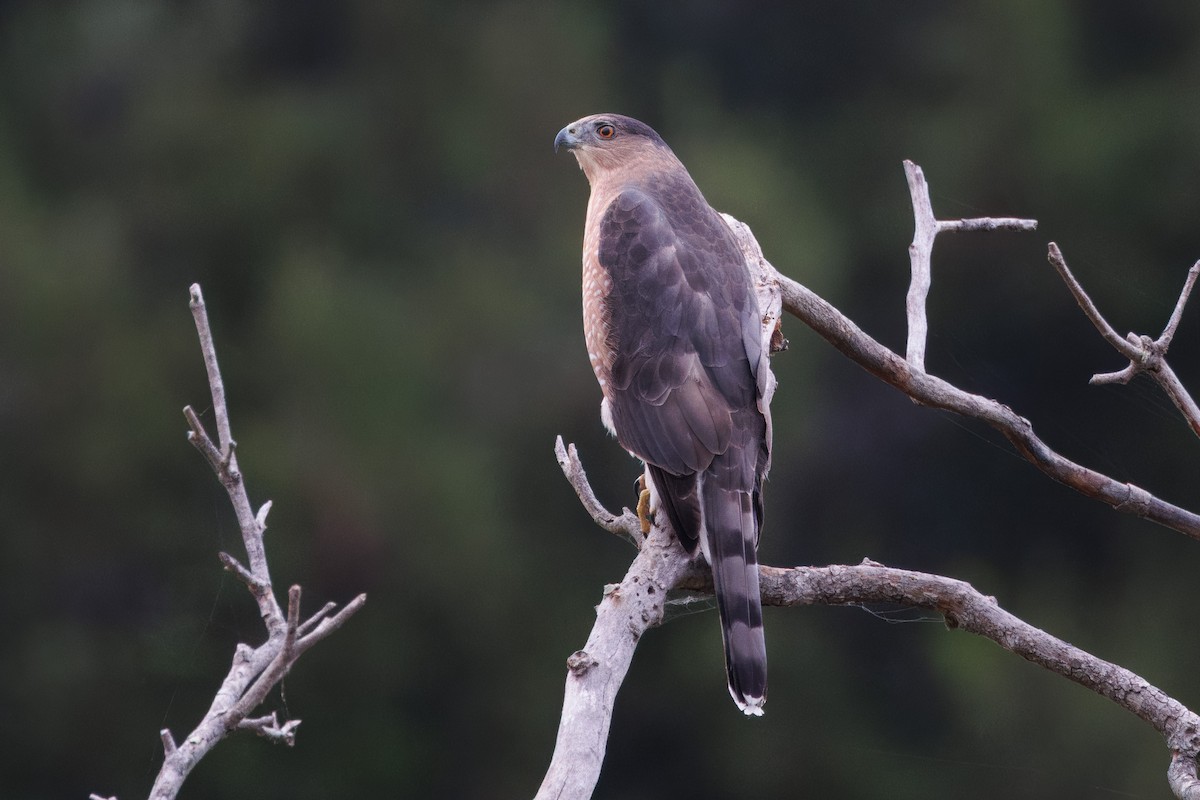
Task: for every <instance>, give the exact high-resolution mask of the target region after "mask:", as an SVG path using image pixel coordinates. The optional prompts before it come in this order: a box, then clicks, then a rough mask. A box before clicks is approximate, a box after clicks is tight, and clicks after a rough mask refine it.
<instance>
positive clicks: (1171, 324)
mask: <svg viewBox="0 0 1200 800" xmlns="http://www.w3.org/2000/svg"><path fill="white" fill-rule="evenodd" d="M1197 277H1200V261H1197V262H1196V263H1195V264H1192V268H1191V269H1189V270H1188V276H1187V279H1186V280H1185V281H1184V282H1183V290H1182V291H1181V292H1180V293H1179V299H1178V300H1176V301H1175V310H1174V311H1172V312H1171V319H1169V320H1168V321H1167V327H1165V328H1163V332H1162V335H1161V336H1159V337H1158V341H1159V343H1160V344H1161V345H1162V348H1163V350H1166V349H1167V348H1168V347H1170V346H1171V340H1172V339H1174V338H1175V331H1176V329H1178V328H1179V320H1180V318H1182V317H1183V309H1184V306H1186V305H1187V301H1188V298H1189V297H1191V296H1192V288H1193V287H1195V285H1196V278H1197Z"/></svg>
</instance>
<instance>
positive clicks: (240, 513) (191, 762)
mask: <svg viewBox="0 0 1200 800" xmlns="http://www.w3.org/2000/svg"><path fill="white" fill-rule="evenodd" d="M190 306H191V309H192V316H193V317H194V318H195V322H196V331H197V333H198V334H199V337H200V349H201V352H202V354H203V356H204V366H205V369H206V370H207V372H208V384H209V387H210V389H211V390H212V402H213V415H214V417H215V418H216V427H217V440H218V442H219V443H220V444H219V445H218V444H217V443H214V442H213V440H212V439H211V438H210V437H209V435H208V432H207V431H206V430H205V428H204V425H203V424H202V423H201V422H200V418H199V417H198V416H197V414H196V412H195V411H194V410H192V407H191V406H187V407H186V408H184V409H183V414H184V417H185V418H186V419H187V422H188V427H189V428H190V430H189V431H188V441H190V442H191V443H192V444H193V445H194V446H195V447H196V449H197V450H199V451H200V453H201V454H202V455H203V456H204V457H205V459H206V460H207V461H208V463H209V465H210V466H211V467H212V468H213V471H214V472H215V473H216V476H217V479H218V480H219V481H220V482H221V485H222V486H224V487H225V490H226V492H227V493H228V494H229V499H230V501H231V502H232V504H233V509H234V513H235V514H236V516H237V521H238V527H239V528H240V529H241V532H242V542H243V543H244V545H245V548H246V556H247V560H248V563H249V567H246V566H244V565H242V564H241V563H240V562H239V561H238V560H237V559H236V558H234V557H233V556H231V555H229V554H228V553H221V554H220V560H221V563H222V564H223V565H224V566H225V569H227V570H229V571H230V572H232V573H233V574H234V575H236V576H237V577H238V579H239V580H241V581H242V583H244V584H246V587H247V588H248V589H249V590H250V594H251V596H253V597H254V600H255V602H256V603H257V604H258V608H259V613H260V615H261V616H262V619H263V624H264V625H265V626H266V632H267V638H266V641H265V642H263V643H262V644H260V645H259V646H258V647H251V646H250V645H247V644H239V645H238V646H237V648H236V649H235V651H234V655H233V664H232V666H231V667H230V669H229V673H228V674H227V675H226V676H225V679H224V681H222V683H221V686H220V688H219V689H217V693H216V695H215V697H214V698H213V702H212V705H211V706H210V707H209V709H208V712H207V713H206V714H205V715H204V718H203V719H202V720H201V721H200V724H199V725H197V726H196V728H195V729H194V730H193V731H192V732H191V733H189V734H188V735H187V737H186V738H184V740H183V742H182V743H177V742H176V741H175V738H174V737H173V736H172V735H171V732H170V731H169V730H167V729H165V728H164V729H163V730H162V731H160V732H159V736H160V738H161V739H162V743H163V765H162V768H161V769H160V770H159V773H158V776H157V778H156V779H155V781H154V786H153V788H152V789H151V791H150V798H151V800H171V799H172V798H174V797H176V795H178V794H179V790H180V789H181V788H182V787H183V783H184V781H185V780H187V777H188V775H189V774H190V773H191V771H192V769H193V768H195V766H196V764H198V763H199V762H200V759H202V758H204V756H205V755H207V754H208V752H209V751H210V750H211V749H212V748H213V747H214V746H216V744H217V743H218V742H220V741H221V740H222V739H224V738H225V737H226V736H227V735H228V734H229V733H231V732H233V731H236V730H249V731H253V732H254V733H257V734H258V735H259V736H263V737H264V738H266V739H268V740H270V741H273V742H281V743H283V744H287V745H289V746H290V745H292V744H294V743H295V737H296V728H297V726H299V725H300V720H298V719H297V720H288V721H287V722H284V723H283V724H282V725H280V724H279V722H278V718H277V717H276V715H275V713H274V712H272V713H271V714H270V715H268V716H264V717H258V718H253V719H252V718H250V716H249V715H250V713H251V712H253V711H254V710H255V709H256V708H258V707H259V706H260V705H262V703H263V701H264V700H265V699H266V697H267V694H268V693H270V691H271V689H273V688H274V687H275V685H276V684H277V683H279V681H280V680H281V679H282V678H283V677H284V676H285V675H287V673H288V671H289V670H291V668H292V665H293V664H295V663H296V660H297V659H298V658H299V657H300V656H301V655H302V654H303V653H304V652H305V651H306V650H308V649H309V648H310V647H312V646H313V645H314V644H316V643H317V642H319V641H321V640H322V639H324V638H325V637H326V636H328V635H329V634H331V633H333V632H334V631H336V630H337V629H338V628H340V627H342V625H343V624H344V623H345V622H346V620H348V619H349V618H350V617H351V616H353V615H354V613H355V612H356V611H358V610H359V609H360V608H362V606H363V604H364V603H366V601H367V596H366V595H365V594H360V595H359V596H358V597H356V598H354V599H353V600H352V601H350V602H349V603H347V604H346V606H345V607H344V608H342V609H341V610H340V611H338V612H337V613H336V614H333V615H332V616H331V615H330V614H331V612H332V611H333V608H334V606H333V604H332V603H329V604H326V605H325V607H324V608H322V609H321V610H320V611H318V612H317V613H316V614H314V615H313V616H312V617H310V618H309V619H308V620H301V619H300V596H301V592H300V587H299V586H292V587H291V589H290V590H289V591H288V607H287V612H286V614H285V612H284V611H283V610H282V609H281V608H280V606H279V603H278V602H277V601H276V599H275V593H274V591H273V589H272V585H271V573H270V569H269V568H268V565H267V554H266V547H265V545H264V543H263V534H264V533H265V532H266V530H267V513H268V512H269V511H270V508H271V502H270V501H269V500H268V501H267V502H266V503H264V504H263V505H262V506H261V507H260V508H259V510H258V512H257V513H255V512H254V510H253V507H252V506H251V504H250V498H249V495H248V494H247V493H246V487H245V482H244V481H243V479H242V474H241V472H240V471H239V470H238V466H237V453H236V450H237V445H236V443H235V442H234V439H233V433H232V428H231V426H230V423H229V410H228V407H227V405H226V402H225V384H224V382H223V381H222V379H221V371H220V368H219V367H218V365H217V352H216V347H215V345H214V344H213V338H212V332H211V329H210V328H209V324H208V311H207V309H206V308H205V305H204V296H203V294H201V292H200V285H199V284H192V287H191V302H190ZM92 797H93V798H96V797H98V795H92ZM109 800H116V798H109Z"/></svg>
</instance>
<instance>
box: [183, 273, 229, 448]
mask: <svg viewBox="0 0 1200 800" xmlns="http://www.w3.org/2000/svg"><path fill="white" fill-rule="evenodd" d="M190 294H191V301H190V302H189V303H188V306H189V307H190V308H191V309H192V317H193V318H194V319H195V320H196V332H197V333H198V334H199V335H200V352H201V353H202V354H203V355H204V369H205V370H206V371H207V372H208V386H209V389H210V390H211V391H212V399H213V413H214V414H215V415H216V418H217V436H218V437H219V439H220V442H221V450H222V451H225V452H227V453H228V455H227V456H226V458H228V460H229V463H230V465H231V466H232V467H233V469H234V470H235V471H236V469H237V466H236V460H235V459H234V458H233V452H232V450H231V448H230V445H231V444H232V443H233V433H232V429H231V427H230V425H229V409H228V408H227V407H226V405H225V382H224V381H223V380H221V369H220V367H218V366H217V347H216V344H215V343H214V342H213V336H212V329H211V328H210V327H209V325H208V309H207V308H206V307H205V305H204V293H203V292H201V291H200V284H198V283H193V284H192V287H191V289H190Z"/></svg>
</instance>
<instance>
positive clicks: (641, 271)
mask: <svg viewBox="0 0 1200 800" xmlns="http://www.w3.org/2000/svg"><path fill="white" fill-rule="evenodd" d="M554 147H555V150H557V149H558V148H559V147H564V148H566V149H568V150H570V151H571V152H572V154H574V156H575V158H576V160H577V161H578V162H579V167H580V169H582V170H583V172H584V174H585V175H586V176H587V179H588V182H589V184H591V197H590V199H589V200H588V206H587V220H586V224H585V227H584V236H583V322H584V335H585V338H586V341H587V350H588V357H589V358H590V359H591V362H592V369H593V370H594V371H595V373H596V379H597V380H598V381H599V383H600V389H601V392H602V393H603V395H604V399H603V400H602V401H601V403H600V417H601V419H602V420H603V422H604V425H605V427H606V428H608V430H609V432H610V433H612V434H613V435H614V436H616V438H617V441H618V442H620V444H621V446H622V447H624V448H625V449H626V450H628V451H629V452H630V453H632V454H633V455H634V456H636V457H637V458H639V459H641V460H642V461H643V462H645V464H646V475H647V477H648V486H647V488H648V489H649V491H650V505H651V509H652V510H654V511H657V510H658V509H663V510H665V511H666V515H667V518H668V519H669V520H670V523H671V527H672V529H674V531H675V534H676V536H677V537H678V539H679V541H680V542H681V543H682V544H683V546H684V548H685V549H686V550H687V551H688V553H689V554H693V555H694V554H695V552H696V550H697V548H698V549H699V550H700V552H701V553H702V554H703V556H704V558H705V559H706V560H707V562H708V564H709V565H710V566H711V567H712V573H713V585H714V587H715V589H716V596H717V610H718V612H719V615H720V621H721V633H722V639H723V641H724V646H725V667H726V672H727V674H728V680H729V693H730V694H731V695H732V696H733V700H734V702H735V703H737V705H738V708H740V709H742V711H744V712H745V713H746V714H747V715H755V716H758V715H761V714H762V707H763V703H764V702H765V701H766V694H767V652H766V642H765V640H764V638H763V623H762V606H761V601H760V597H759V588H758V556H757V552H756V550H757V546H758V535H759V531H760V530H761V528H762V522H763V502H762V489H763V481H764V480H765V478H766V475H767V470H768V468H769V466H770V461H771V420H770V412H769V409H768V407H767V400H766V399H765V398H769V394H770V389H769V388H768V387H769V386H770V385H771V384H770V381H771V380H772V379H771V374H770V367H769V366H768V364H767V353H766V352H764V349H763V345H762V340H761V334H760V331H761V327H762V315H761V313H760V312H759V308H758V301H757V300H756V297H755V293H754V287H753V285H752V282H751V278H750V273H749V271H748V269H747V267H746V261H745V257H744V256H743V255H742V251H741V250H740V249H739V248H738V245H737V243H736V242H735V240H734V238H733V234H732V233H731V231H730V229H729V226H728V224H727V223H726V222H725V220H724V219H723V218H722V217H721V215H720V214H719V213H717V212H716V211H715V210H713V208H712V207H711V206H709V204H708V203H707V202H706V201H705V199H704V196H703V195H702V194H701V193H700V190H699V189H698V188H697V187H696V184H695V182H694V181H693V180H692V178H691V176H690V175H689V174H688V171H687V169H686V168H684V166H683V164H682V163H681V162H680V161H679V159H678V158H676V157H675V154H674V153H673V152H672V151H671V148H670V147H668V146H667V144H666V142H664V141H663V139H662V137H661V136H659V135H658V134H657V133H655V132H654V130H653V129H651V128H650V126H648V125H646V124H645V123H642V122H639V121H637V120H635V119H631V118H629V117H624V116H621V115H618V114H595V115H593V116H589V117H584V118H583V119H581V120H578V121H577V122H572V123H571V124H570V125H567V126H566V127H565V128H563V129H562V130H561V131H559V132H558V136H556V137H555V139H554Z"/></svg>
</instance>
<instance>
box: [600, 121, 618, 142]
mask: <svg viewBox="0 0 1200 800" xmlns="http://www.w3.org/2000/svg"><path fill="white" fill-rule="evenodd" d="M616 132H617V130H616V128H614V127H613V126H612V125H609V124H608V123H605V124H603V125H601V126H600V127H599V128H596V134H597V135H598V136H599V137H600V138H601V139H611V138H612V137H613V134H614V133H616Z"/></svg>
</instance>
